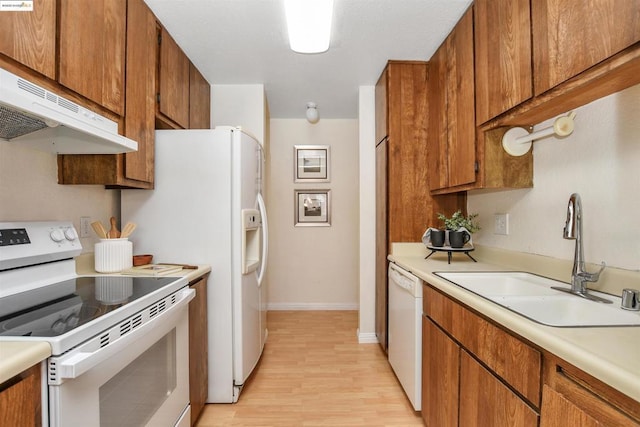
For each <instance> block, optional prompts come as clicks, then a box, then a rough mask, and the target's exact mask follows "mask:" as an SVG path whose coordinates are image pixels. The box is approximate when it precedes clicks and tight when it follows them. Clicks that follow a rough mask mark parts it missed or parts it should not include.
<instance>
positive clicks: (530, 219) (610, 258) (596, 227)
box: [467, 85, 640, 270]
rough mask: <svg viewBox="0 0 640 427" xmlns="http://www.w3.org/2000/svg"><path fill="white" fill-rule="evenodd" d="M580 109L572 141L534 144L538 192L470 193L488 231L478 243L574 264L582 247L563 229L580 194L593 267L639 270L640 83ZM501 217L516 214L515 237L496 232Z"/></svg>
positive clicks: (470, 206)
mask: <svg viewBox="0 0 640 427" xmlns="http://www.w3.org/2000/svg"><path fill="white" fill-rule="evenodd" d="M575 111H576V113H577V116H576V119H575V130H574V132H573V134H572V135H570V136H568V137H566V138H564V139H558V138H554V137H549V138H545V139H541V140H539V141H537V142H534V144H533V150H534V151H533V154H534V187H533V188H532V189H523V190H511V191H499V192H482V191H479V192H470V193H469V196H468V205H467V207H468V210H469V212H477V213H479V214H480V216H479V218H478V219H479V221H480V224H481V226H482V227H483V229H482V230H481V231H479V232H478V233H477V234H475V235H474V238H473V239H474V242H477V243H480V244H483V245H486V246H492V247H498V248H504V249H509V250H514V251H519V252H528V253H534V254H540V255H547V256H550V257H554V258H560V259H573V251H574V244H575V241H573V240H564V239H563V238H562V229H563V227H564V222H565V219H566V208H567V202H568V200H569V196H570V195H571V193H579V194H580V196H581V198H582V207H583V211H584V222H583V224H584V229H583V230H584V234H583V236H584V253H585V259H586V261H587V262H590V263H600V261H603V260H604V261H606V262H607V264H608V265H610V266H614V267H618V268H622V269H627V270H640V226H639V225H638V221H639V220H640V85H637V86H634V87H632V88H629V89H627V90H624V91H622V92H619V93H616V94H613V95H610V96H608V97H606V98H603V99H600V100H597V101H595V102H592V103H591V104H588V105H585V106H583V107H580V108H578V109H576V110H575ZM551 124H552V121H547V122H545V123H541V124H540V125H538V126H536V127H535V129H540V128H544V127H547V126H550V125H551ZM498 212H500V213H508V214H509V215H510V217H509V221H510V222H509V235H508V236H501V235H495V234H493V221H494V218H493V215H494V213H498Z"/></svg>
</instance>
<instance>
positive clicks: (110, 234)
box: [107, 216, 120, 239]
mask: <svg viewBox="0 0 640 427" xmlns="http://www.w3.org/2000/svg"><path fill="white" fill-rule="evenodd" d="M107 237H108V238H109V239H118V238H119V237H120V231H119V230H118V227H117V225H116V217H115V216H112V217H111V230H109V232H108V233H107Z"/></svg>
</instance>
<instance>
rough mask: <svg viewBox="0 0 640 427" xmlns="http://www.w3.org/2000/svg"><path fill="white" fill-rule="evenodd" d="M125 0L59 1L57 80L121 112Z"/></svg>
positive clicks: (122, 104)
mask: <svg viewBox="0 0 640 427" xmlns="http://www.w3.org/2000/svg"><path fill="white" fill-rule="evenodd" d="M126 14H127V3H126V0H76V1H72V0H62V1H61V2H60V29H59V34H58V35H59V38H60V62H59V73H60V75H59V82H60V83H61V84H62V85H64V86H66V87H68V88H69V89H71V90H73V91H75V92H77V93H79V94H80V95H83V96H85V97H87V98H89V99H90V100H92V101H95V102H96V103H98V104H100V105H102V106H103V107H105V108H107V109H109V110H111V111H113V112H115V113H116V114H118V115H120V116H123V115H124V92H125V81H124V68H125V38H126V19H127V16H126Z"/></svg>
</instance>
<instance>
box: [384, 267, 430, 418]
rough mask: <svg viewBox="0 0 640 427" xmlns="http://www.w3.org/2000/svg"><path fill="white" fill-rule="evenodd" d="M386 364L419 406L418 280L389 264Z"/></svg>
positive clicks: (419, 308) (419, 290) (420, 382)
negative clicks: (387, 357) (389, 365)
mask: <svg viewBox="0 0 640 427" xmlns="http://www.w3.org/2000/svg"><path fill="white" fill-rule="evenodd" d="M388 323H389V338H388V346H389V350H388V355H389V363H390V364H391V367H392V368H393V371H394V372H395V373H396V377H398V380H399V381H400V384H402V388H404V392H405V393H406V394H407V397H408V398H409V400H410V401H411V404H412V405H413V408H414V409H415V410H416V411H420V410H421V408H422V404H421V396H422V280H420V279H419V278H418V277H416V276H414V275H413V274H411V273H409V272H408V271H406V270H404V269H402V268H400V267H398V266H397V265H396V264H394V263H392V262H390V263H389V322H388Z"/></svg>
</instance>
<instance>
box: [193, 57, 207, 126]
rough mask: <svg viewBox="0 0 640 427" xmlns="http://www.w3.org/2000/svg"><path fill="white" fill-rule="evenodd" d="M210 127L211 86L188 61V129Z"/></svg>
mask: <svg viewBox="0 0 640 427" xmlns="http://www.w3.org/2000/svg"><path fill="white" fill-rule="evenodd" d="M209 128H211V86H210V85H209V82H207V80H206V79H205V78H204V76H203V75H202V74H200V71H198V69H197V68H196V67H195V65H193V64H191V63H189V129H209Z"/></svg>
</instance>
